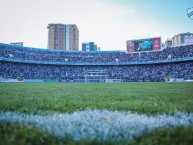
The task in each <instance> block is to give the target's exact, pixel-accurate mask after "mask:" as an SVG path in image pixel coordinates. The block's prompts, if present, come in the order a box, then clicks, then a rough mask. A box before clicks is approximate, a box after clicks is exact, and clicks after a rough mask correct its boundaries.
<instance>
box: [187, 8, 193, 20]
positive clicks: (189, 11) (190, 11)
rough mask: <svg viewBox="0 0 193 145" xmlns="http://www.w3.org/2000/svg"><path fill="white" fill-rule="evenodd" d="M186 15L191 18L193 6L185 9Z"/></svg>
mask: <svg viewBox="0 0 193 145" xmlns="http://www.w3.org/2000/svg"><path fill="white" fill-rule="evenodd" d="M187 15H188V17H189V18H190V19H192V20H193V7H191V8H188V9H187Z"/></svg>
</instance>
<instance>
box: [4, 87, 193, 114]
mask: <svg viewBox="0 0 193 145" xmlns="http://www.w3.org/2000/svg"><path fill="white" fill-rule="evenodd" d="M85 109H100V110H103V109H109V110H130V111H136V112H140V113H145V114H157V113H163V112H166V113H167V112H174V111H176V110H178V111H185V112H193V83H86V84H85V83H79V84H78V83H68V84H64V83H0V110H1V111H16V112H25V113H33V114H52V113H58V112H62V113H65V112H74V111H77V110H85Z"/></svg>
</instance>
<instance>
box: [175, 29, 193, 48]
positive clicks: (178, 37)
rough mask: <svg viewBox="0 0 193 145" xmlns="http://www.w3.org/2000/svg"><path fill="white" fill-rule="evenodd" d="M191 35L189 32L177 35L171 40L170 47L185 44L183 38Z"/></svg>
mask: <svg viewBox="0 0 193 145" xmlns="http://www.w3.org/2000/svg"><path fill="white" fill-rule="evenodd" d="M192 35H193V33H190V32H187V33H181V34H178V35H175V36H174V37H173V38H172V45H174V46H175V45H182V44H184V43H185V41H186V40H185V38H186V37H187V36H192Z"/></svg>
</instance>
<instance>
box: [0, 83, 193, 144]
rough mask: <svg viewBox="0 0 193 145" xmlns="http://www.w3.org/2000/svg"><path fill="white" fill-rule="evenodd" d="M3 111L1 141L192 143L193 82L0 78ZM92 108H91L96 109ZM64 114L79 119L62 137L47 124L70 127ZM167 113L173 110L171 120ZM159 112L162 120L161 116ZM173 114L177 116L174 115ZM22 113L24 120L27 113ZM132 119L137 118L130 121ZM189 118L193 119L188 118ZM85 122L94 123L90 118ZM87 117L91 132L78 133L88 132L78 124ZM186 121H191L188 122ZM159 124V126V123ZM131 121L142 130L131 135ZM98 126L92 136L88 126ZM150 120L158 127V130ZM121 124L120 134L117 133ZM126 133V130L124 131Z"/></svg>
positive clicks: (13, 142) (32, 142) (170, 113)
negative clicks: (21, 80) (18, 80)
mask: <svg viewBox="0 0 193 145" xmlns="http://www.w3.org/2000/svg"><path fill="white" fill-rule="evenodd" d="M105 110H106V112H105ZM0 112H1V116H0V119H1V122H0V145H1V144H4V145H11V144H21V145H22V144H29V145H35V144H48V145H49V144H54V145H60V144H71V145H75V144H86V145H90V144H123V145H126V144H131V145H136V144H141V145H146V144H168V145H169V144H179V145H180V144H183V145H189V144H191V143H192V142H193V136H192V134H193V125H192V120H193V117H192V112H193V83H68V84H66V83H0ZM87 112H90V115H89V113H87ZM104 112H105V113H104ZM109 112H110V115H109ZM125 112H126V113H129V114H130V115H131V116H132V115H134V116H138V117H139V118H137V119H136V118H135V117H134V116H132V117H131V116H130V117H131V119H129V118H128V116H124V113H125ZM7 113H8V114H9V113H10V114H12V113H13V114H12V115H10V116H11V117H13V116H14V114H16V116H17V114H20V115H21V116H23V118H25V119H26V118H29V117H30V116H39V117H40V116H41V117H43V118H44V119H43V118H41V119H39V123H40V124H41V121H42V122H43V120H45V121H47V124H46V123H45V122H43V123H42V124H44V126H45V128H42V127H40V126H41V125H40V126H39V125H38V123H37V122H36V123H32V122H33V121H32V122H30V121H23V122H22V121H18V120H17V119H16V118H17V117H16V118H15V119H14V118H10V119H7V120H6V117H5V118H4V119H2V118H3V116H4V115H5V114H7ZM77 113H79V118H80V119H79V122H78V123H77V122H76V118H77V117H74V118H73V115H74V114H75V116H76V114H77ZM81 113H82V114H81ZM111 113H112V114H111ZM113 113H114V114H113ZM116 113H117V114H116ZM22 114H23V115H22ZM65 114H66V115H67V116H65ZM97 114H102V116H103V117H102V120H103V122H102V123H101V122H100V121H99V123H98V124H97V123H94V121H96V122H97ZM179 114H181V115H182V114H185V116H183V115H182V116H181V117H180V115H179ZM25 115H27V117H26V116H25ZM60 115H64V116H65V117H64V118H65V119H63V121H64V122H65V123H66V124H67V126H68V125H69V124H73V123H74V125H75V126H74V127H73V125H71V126H69V127H70V129H69V130H70V131H71V132H72V134H71V136H68V135H66V136H64V133H63V134H62V135H63V136H62V137H58V136H57V135H54V134H53V133H52V132H50V131H49V130H48V129H46V128H49V127H50V128H52V126H51V124H52V125H53V126H54V127H56V128H57V126H58V125H59V127H58V130H57V129H56V130H55V132H56V133H57V131H58V132H62V131H63V132H65V131H66V130H65V128H63V129H62V130H61V128H62V126H60V125H63V124H60V123H61V120H62V119H59V118H57V117H56V116H60ZM121 115H122V116H121ZM140 115H141V116H145V117H141V116H140ZM160 115H163V116H165V118H162V119H161V118H159V117H158V116H160ZM5 116H6V115H5ZM8 116H9V115H8ZM48 116H55V117H53V118H52V119H51V120H55V122H52V121H51V122H49V119H48V118H49V117H48ZM88 116H90V119H91V121H88V119H87V118H88ZM93 116H94V117H93ZM166 116H168V118H169V119H168V120H167V117H166ZM174 116H175V117H176V118H175V117H174ZM46 117H48V118H46ZM70 117H71V118H70ZM113 117H114V118H113ZM156 117H158V120H155V118H156ZM172 117H174V119H171V118H172ZM8 118H9V117H8ZM18 118H19V120H21V118H22V117H18ZM45 118H46V119H45ZM69 118H70V119H69ZM98 118H100V115H99V116H98ZM152 118H153V120H154V121H152ZM25 119H24V120H25ZM68 119H69V120H68ZM73 119H75V120H74V121H75V122H73ZM92 119H94V120H92ZM134 119H136V120H134ZM160 119H161V122H160ZM10 120H11V121H10ZM14 120H15V122H14ZM29 120H30V119H29ZM32 120H34V119H32ZM81 120H82V121H81ZM108 120H109V121H108ZM131 120H133V122H129V121H131ZM176 120H178V121H176ZM187 120H188V121H189V122H188V123H185V122H186V121H187ZM104 121H107V122H104ZM84 122H87V123H88V124H84ZM139 122H142V124H139ZM163 122H165V123H163ZM171 122H172V123H171ZM68 123H69V124H68ZM76 123H77V124H76ZM81 123H82V124H84V126H85V127H84V129H85V131H84V130H83V133H85V132H87V133H88V136H87V137H83V138H79V139H76V135H77V134H76V133H78V132H79V133H80V134H79V135H83V134H82V133H81V131H80V130H77V128H78V129H80V126H81V125H82V124H81ZM89 123H90V124H89ZM100 123H101V124H100ZM105 123H106V124H105ZM132 123H133V126H132ZM143 123H144V124H145V125H144V124H143ZM183 123H185V124H184V125H182V124H183ZM147 124H148V125H147ZM156 124H157V127H155V128H153V127H154V126H156ZM158 124H159V125H158ZM160 124H161V125H160ZM164 124H165V125H164ZM79 125H80V126H79ZM97 125H98V126H97ZM105 125H109V126H105ZM121 125H122V126H121ZM129 125H130V127H131V128H132V127H133V130H134V131H133V133H135V132H141V133H140V134H138V135H133V136H130V137H131V138H129V136H127V135H128V134H125V133H128V132H129V131H132V129H131V128H129ZM86 126H88V127H86ZM92 126H95V128H96V129H98V130H97V131H96V132H98V134H97V135H96V136H95V138H89V137H92V136H91V135H90V132H89V131H88V130H89V127H92ZM144 126H145V127H144ZM147 126H150V128H153V129H152V130H153V131H152V130H151V129H149V128H148V127H147ZM108 127H109V128H110V130H108V129H109V128H108ZM117 127H118V128H117ZM119 127H120V128H119ZM105 128H106V129H107V133H106V137H107V136H108V135H109V136H110V135H112V136H111V137H109V138H108V137H107V138H106V139H104V138H105V136H104V134H102V133H101V132H100V130H102V131H104V132H105V131H106V130H105ZM116 128H117V129H118V130H119V132H118V133H120V134H117V135H115V134H116ZM73 129H74V131H73ZM51 130H52V129H51ZM128 130H129V131H128ZM150 130H151V131H150ZM124 131H126V132H124ZM104 132H103V133H104ZM73 133H75V135H73ZM113 133H115V134H113ZM121 133H124V134H123V135H121ZM129 133H131V132H129ZM116 137H119V139H117V138H116ZM121 137H122V138H121ZM8 138H10V139H8Z"/></svg>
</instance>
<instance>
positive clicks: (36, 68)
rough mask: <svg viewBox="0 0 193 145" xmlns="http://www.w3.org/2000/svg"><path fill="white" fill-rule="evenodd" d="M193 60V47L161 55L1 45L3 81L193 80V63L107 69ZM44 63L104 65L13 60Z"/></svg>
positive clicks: (174, 49)
mask: <svg viewBox="0 0 193 145" xmlns="http://www.w3.org/2000/svg"><path fill="white" fill-rule="evenodd" d="M187 57H193V45H188V46H181V47H171V48H166V49H164V50H162V51H156V52H142V53H126V52H121V51H99V52H78V51H61V50H55V51H54V50H46V49H37V48H27V47H20V46H13V45H6V44H0V58H9V59H10V62H8V61H3V60H2V59H1V60H2V61H0V77H1V78H18V77H19V78H22V79H57V80H61V81H62V80H67V79H85V74H86V72H87V71H88V70H99V71H104V72H107V78H108V79H130V80H150V81H153V80H154V81H155V80H156V81H164V80H166V79H167V78H184V79H193V61H189V62H188V61H186V62H172V63H165V64H164V63H159V64H153V63H152V64H146V65H104V63H109V62H111V63H113V62H116V61H119V62H140V61H153V60H168V59H173V58H187ZM12 59H13V60H14V59H18V60H23V61H25V60H28V61H41V62H71V63H80V64H81V63H85V62H86V63H101V64H102V63H103V65H54V64H53V65H46V64H41V63H39V64H38V63H33V64H32V63H14V61H11V60H12Z"/></svg>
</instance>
